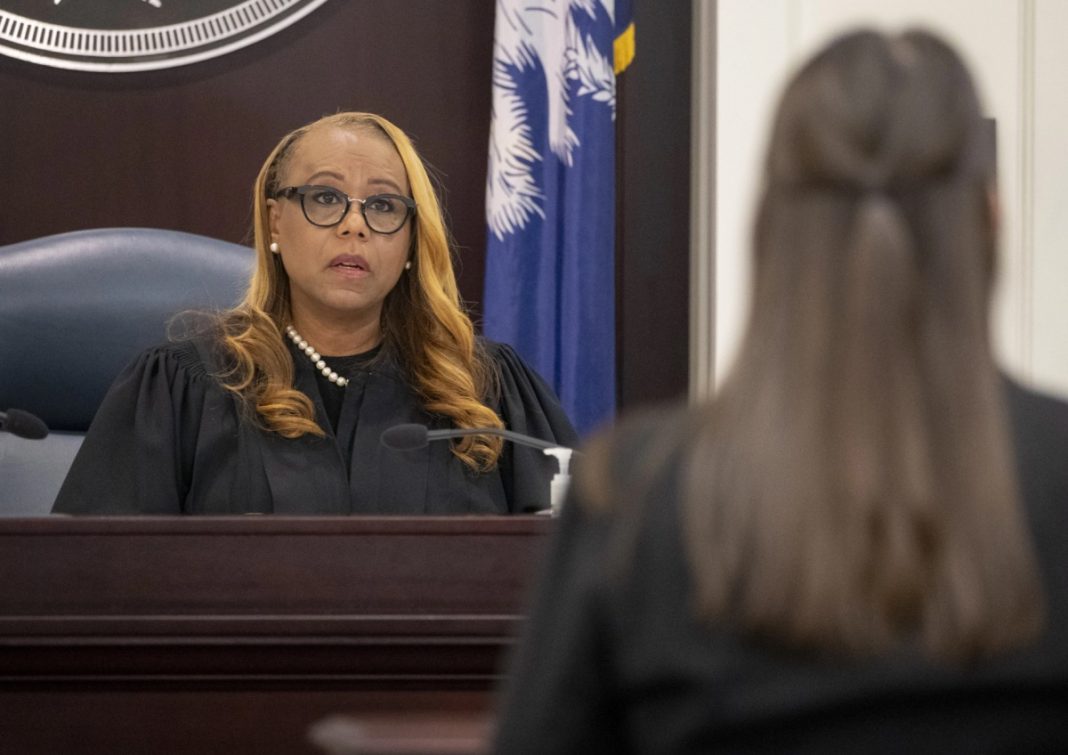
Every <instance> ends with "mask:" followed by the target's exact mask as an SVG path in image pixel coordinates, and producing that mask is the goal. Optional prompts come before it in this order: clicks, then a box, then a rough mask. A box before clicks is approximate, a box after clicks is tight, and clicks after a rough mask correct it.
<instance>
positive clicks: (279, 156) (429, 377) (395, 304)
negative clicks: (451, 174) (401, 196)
mask: <svg viewBox="0 0 1068 755" xmlns="http://www.w3.org/2000/svg"><path fill="white" fill-rule="evenodd" d="M319 128H341V129H350V130H357V131H364V132H367V133H371V134H375V135H376V136H378V137H380V138H383V139H386V140H388V141H389V142H390V143H391V144H392V145H393V146H394V147H395V148H396V150H397V153H398V155H399V156H400V159H401V162H402V163H403V164H404V168H405V171H406V173H407V176H408V182H409V185H410V186H411V194H412V199H414V200H415V203H416V207H417V209H416V212H415V214H414V216H413V218H412V220H411V221H410V222H412V224H413V226H412V246H411V251H410V258H411V259H410V261H411V263H412V267H411V269H410V270H408V271H407V272H406V273H405V274H404V275H402V276H401V278H400V281H399V282H398V283H397V285H396V286H395V287H394V289H393V290H392V291H391V292H390V293H389V294H388V295H387V296H386V299H385V302H384V303H383V307H382V322H381V330H382V337H383V350H384V353H385V354H387V355H389V357H390V358H393V359H395V360H396V362H397V363H398V364H399V365H400V366H401V367H402V369H403V370H404V371H405V376H406V379H407V380H408V382H409V384H410V385H411V387H412V389H413V390H415V391H416V393H417V394H418V395H419V397H420V399H421V401H422V403H423V407H424V409H425V410H426V411H427V412H429V413H431V414H433V415H437V416H441V417H444V418H447V419H448V420H450V421H451V422H452V423H453V424H454V425H455V426H456V427H459V428H473V427H503V422H502V421H501V419H500V417H499V416H497V414H496V412H495V411H494V410H493V409H491V408H490V406H489V405H488V403H487V402H489V401H492V400H493V399H494V397H495V396H496V394H497V391H498V387H497V375H496V372H495V369H494V367H493V364H492V362H491V361H490V359H489V357H488V356H487V355H486V354H485V353H484V352H483V350H482V349H481V347H480V346H479V344H478V343H477V341H476V339H475V334H474V327H473V325H472V324H471V320H470V318H469V317H468V316H467V314H466V313H465V312H464V309H463V305H462V303H461V300H460V295H459V289H458V287H457V285H456V277H455V274H454V272H453V268H452V244H451V242H450V238H449V236H448V231H447V230H446V227H445V221H444V218H443V215H442V210H441V205H440V203H439V201H438V196H437V193H436V192H435V189H434V186H433V184H432V183H431V179H430V176H429V174H428V172H427V170H426V166H425V165H424V164H423V161H422V158H421V157H420V156H419V154H418V152H417V151H416V149H415V147H414V145H413V144H412V142H411V140H410V139H409V138H408V136H407V135H406V134H405V133H404V132H403V131H401V130H400V129H399V128H397V127H396V126H394V125H393V124H392V123H390V122H389V121H388V120H386V119H385V118H383V117H381V116H378V115H374V114H371V113H357V112H344V113H337V114H335V115H330V116H326V117H324V118H322V119H320V120H318V121H315V122H314V123H310V124H308V125H306V126H302V127H300V128H298V129H296V130H294V131H292V132H291V133H289V134H287V135H286V136H285V137H284V138H283V139H282V140H281V141H280V142H279V143H278V145H277V146H276V147H275V148H274V150H272V151H271V153H270V154H269V155H268V157H267V159H266V161H265V162H264V164H263V167H262V168H261V169H260V172H259V175H258V176H257V178H256V182H255V185H254V187H253V238H254V247H255V252H256V266H255V269H254V271H253V273H252V277H251V279H250V281H249V285H248V289H247V291H246V294H245V298H244V300H243V301H242V302H241V304H240V305H239V306H238V307H236V308H235V309H234V310H232V311H231V312H229V313H227V314H226V315H225V316H224V318H223V332H224V335H223V342H224V344H225V346H226V348H227V349H228V351H229V352H231V354H232V357H233V359H232V367H231V368H230V369H229V370H228V371H227V372H225V373H224V374H223V375H221V378H222V379H223V382H224V385H225V386H226V387H227V388H228V389H229V390H230V391H232V392H233V393H235V394H236V395H238V396H239V397H240V398H241V400H242V402H243V403H244V404H245V405H246V406H247V407H249V408H250V411H249V416H250V417H253V418H255V419H256V420H257V421H258V423H259V424H260V425H261V426H262V427H264V428H265V429H267V430H269V431H272V432H277V433H278V434H280V435H282V436H283V437H287V438H297V437H300V436H302V435H304V434H312V435H318V436H321V435H323V431H322V429H321V428H320V427H319V425H318V424H317V423H316V422H315V418H314V417H315V414H314V407H313V405H312V402H311V400H310V399H309V398H308V397H307V396H305V395H304V394H303V393H302V392H300V391H297V390H295V389H293V388H292V384H293V375H294V372H293V370H294V368H293V360H292V357H291V355H290V352H289V350H288V348H287V347H286V345H285V342H284V340H283V337H282V331H283V330H284V328H285V326H286V325H287V324H289V322H290V321H291V319H292V313H291V310H290V307H291V303H290V290H289V278H288V276H287V275H286V272H285V269H284V267H283V266H282V262H281V260H280V259H279V257H278V255H276V254H274V253H272V252H271V251H270V249H269V245H270V239H271V229H270V217H269V206H268V204H267V200H268V199H271V198H274V196H275V194H276V193H277V191H278V190H279V189H280V188H281V187H280V184H279V182H280V180H281V177H282V176H283V175H285V170H286V167H287V165H288V163H289V161H290V159H291V158H292V155H293V153H294V150H296V149H297V148H299V145H300V141H301V140H302V139H303V137H304V136H305V135H306V134H308V133H309V132H310V131H312V130H313V129H319ZM500 452H501V440H500V439H499V438H496V437H492V436H470V437H466V438H463V439H460V440H459V441H457V442H456V443H454V445H453V453H454V454H455V455H456V456H457V457H458V458H459V459H461V460H462V461H463V462H464V463H465V464H466V465H467V466H468V467H470V468H471V469H473V470H476V471H487V470H489V469H492V468H493V467H494V466H495V465H496V462H497V459H498V457H499V456H500Z"/></svg>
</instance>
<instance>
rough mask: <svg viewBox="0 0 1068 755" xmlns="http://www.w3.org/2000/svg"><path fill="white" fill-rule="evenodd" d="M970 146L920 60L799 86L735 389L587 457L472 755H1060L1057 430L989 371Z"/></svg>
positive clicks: (761, 208)
mask: <svg viewBox="0 0 1068 755" xmlns="http://www.w3.org/2000/svg"><path fill="white" fill-rule="evenodd" d="M990 147H991V144H990V140H989V131H988V128H987V125H986V124H985V123H984V119H983V117H982V111H981V109H980V106H979V102H978V99H977V95H976V92H975V88H974V86H973V84H972V82H971V77H970V75H969V74H968V71H967V69H966V68H965V66H964V64H963V62H962V61H961V59H960V57H959V56H958V55H957V54H956V53H955V52H954V51H953V50H952V49H951V48H949V46H948V45H946V44H945V43H943V42H942V41H940V40H939V39H938V38H936V37H934V36H933V35H931V34H930V33H925V32H920V31H913V32H908V33H906V34H904V35H901V36H893V37H888V36H884V35H881V34H877V33H874V32H855V33H852V34H849V35H846V36H844V37H842V38H840V39H838V40H835V41H834V42H832V43H831V44H830V45H829V46H828V47H826V48H824V49H823V50H821V51H820V52H819V53H818V54H816V55H815V56H814V57H813V58H812V59H811V60H810V61H809V62H807V63H806V64H805V65H804V66H803V67H802V68H801V69H800V71H798V73H797V74H796V75H795V76H794V78H793V79H792V80H791V82H790V83H789V85H788V86H787V88H786V91H785V92H784V94H783V97H782V99H781V102H780V105H779V109H778V115H777V117H776V119H775V121H774V124H773V127H772V130H771V143H770V147H769V150H768V156H767V161H766V163H765V165H766V167H765V172H764V186H763V192H762V196H761V198H760V202H759V205H758V210H757V213H756V226H755V233H754V234H753V291H752V299H753V306H752V308H751V314H750V320H749V325H748V331H747V333H746V337H745V339H744V340H743V343H742V345H741V348H740V350H739V355H738V358H737V361H736V362H735V363H734V365H733V367H732V369H731V371H730V372H729V373H728V374H727V375H726V377H725V380H724V381H723V383H722V385H721V386H720V389H719V391H718V393H717V394H716V395H715V396H714V397H712V398H711V399H710V400H709V401H708V402H706V403H705V404H703V405H700V406H690V407H678V408H675V409H672V410H669V411H663V412H658V413H656V414H653V415H650V416H648V417H646V418H644V419H634V420H628V421H625V422H623V423H621V424H620V425H617V427H616V428H615V429H614V430H613V431H612V433H611V434H610V435H608V436H606V437H604V438H602V439H600V440H599V441H598V442H595V443H593V444H591V446H590V447H589V448H588V449H587V453H586V455H585V456H584V457H583V464H582V469H581V470H580V472H579V474H578V476H577V478H576V480H575V484H573V485H572V491H573V494H572V495H571V497H570V498H569V500H567V501H566V502H565V504H564V507H563V513H562V516H561V519H560V522H559V523H558V527H557V531H556V541H555V543H554V547H553V548H552V549H551V552H550V553H549V557H548V561H547V567H546V569H545V573H544V575H543V580H542V585H541V588H540V590H539V592H538V596H537V599H536V602H535V604H534V608H533V610H532V612H531V616H530V620H529V621H528V622H527V624H526V636H525V639H524V641H523V643H522V644H521V649H520V651H519V653H518V654H517V656H516V658H515V660H514V665H513V667H512V674H511V679H510V684H509V687H508V690H507V692H506V694H505V696H504V701H503V704H502V713H501V719H500V721H499V725H498V727H497V742H496V749H495V750H494V751H495V752H499V753H502V755H523V754H524V753H536V754H537V755H555V754H559V753H582V755H590V754H591V753H612V754H613V755H614V754H615V753H712V752H727V753H758V752H759V753H772V752H788V753H835V752H850V753H854V752H855V753H872V752H877V753H890V752H893V753H899V752H906V753H912V754H915V753H928V752H929V753H947V752H948V753H962V752H967V753H995V752H1000V753H1008V752H1028V753H1036V752H1044V753H1052V752H1068V717H1065V716H1064V712H1065V711H1066V710H1068V539H1066V533H1068V464H1066V463H1065V462H1066V459H1068V402H1065V401H1063V400H1060V399H1056V398H1053V397H1049V396H1043V395H1040V394H1037V393H1034V392H1032V391H1029V390H1027V389H1025V388H1023V387H1022V386H1018V385H1015V384H1014V383H1012V382H1008V381H1005V380H1004V379H1003V378H1002V377H1001V376H1000V375H999V372H998V369H997V366H996V363H995V360H994V355H993V353H992V349H991V346H990V339H989V317H988V312H989V304H990V294H991V290H992V287H993V281H994V268H995V265H994V260H995V246H996V225H997V214H996V212H995V209H994V208H995V203H994V201H993V191H994V185H993V178H994V171H993V160H992V157H993V155H992V150H991V148H990Z"/></svg>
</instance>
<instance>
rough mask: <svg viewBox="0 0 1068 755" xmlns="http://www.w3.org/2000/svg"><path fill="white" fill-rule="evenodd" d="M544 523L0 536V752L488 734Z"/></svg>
mask: <svg viewBox="0 0 1068 755" xmlns="http://www.w3.org/2000/svg"><path fill="white" fill-rule="evenodd" d="M551 524H552V523H551V522H550V521H549V520H547V519H544V518H542V517H533V516H531V517H433V518H423V517H388V518H385V517H352V518H333V517H331V518H299V519H298V518H284V517H258V516H248V517H226V518H222V517H219V518H213V517H207V518H171V517H158V518H136V519H134V518H97V517H86V518H68V517H46V518H34V519H0V752H5V753H6V752H11V753H37V752H40V753H62V752H123V753H132V752H154V753H165V752H183V753H191V752H226V753H243V752H257V753H273V752H282V753H291V752H322V750H321V749H319V748H317V747H315V746H313V745H312V744H311V743H310V741H309V740H308V738H307V732H308V728H309V726H311V725H312V724H313V723H315V722H317V721H321V720H322V719H324V718H326V717H328V716H330V715H332V714H343V715H347V716H353V717H356V718H359V717H371V718H374V717H378V718H384V719H385V720H390V719H393V720H396V721H400V722H401V723H402V724H403V722H404V721H406V720H413V721H414V720H416V719H418V718H419V717H420V715H422V716H423V717H424V718H425V717H426V716H427V715H430V716H437V717H439V718H443V719H445V720H452V719H455V720H458V721H463V720H470V719H472V718H476V719H477V718H479V717H480V716H481V717H482V718H483V719H485V715H484V714H486V713H487V712H488V711H489V709H490V704H491V699H492V697H491V691H492V688H493V686H494V684H495V683H496V682H497V681H498V679H499V677H500V673H501V663H502V662H503V660H504V655H505V651H506V650H507V649H508V648H509V647H510V645H511V644H512V642H513V640H514V638H515V636H516V634H517V632H518V629H519V623H520V619H521V617H520V611H521V609H522V606H523V603H524V600H525V595H526V590H527V588H528V587H529V585H530V583H531V581H532V578H533V577H534V576H535V574H536V571H537V563H538V561H539V559H540V556H541V553H542V552H543V550H544V547H545V544H546V540H547V538H546V535H547V534H548V532H549V530H550V528H551ZM398 714H403V715H398Z"/></svg>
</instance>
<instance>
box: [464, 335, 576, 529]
mask: <svg viewBox="0 0 1068 755" xmlns="http://www.w3.org/2000/svg"><path fill="white" fill-rule="evenodd" d="M485 345H486V350H487V352H488V353H489V354H490V356H491V358H492V359H493V361H494V362H495V363H496V365H497V373H498V377H499V380H500V402H499V408H498V414H500V416H501V419H502V420H503V421H504V424H505V427H507V428H508V429H509V430H513V431H515V432H517V433H523V434H524V435H531V436H533V437H535V438H539V439H541V440H547V441H551V442H554V443H557V444H559V445H561V446H567V447H569V448H574V447H575V446H576V445H577V444H578V441H579V439H578V434H577V433H576V432H575V428H574V427H572V425H571V420H569V419H568V417H567V414H566V413H565V412H564V408H563V406H561V405H560V399H558V398H557V397H556V394H555V393H553V389H552V388H550V387H549V385H548V384H547V383H546V382H545V381H544V380H543V379H542V378H541V376H539V375H538V374H537V373H536V372H534V370H532V369H531V368H530V367H529V366H528V365H527V364H526V362H524V361H523V359H522V357H520V356H519V354H517V353H516V351H515V349H513V348H512V347H511V346H508V345H507V344H502V343H494V342H490V341H487V342H486V343H485ZM500 469H501V479H502V482H503V484H504V488H505V495H506V496H507V499H508V501H509V510H510V511H512V512H513V513H523V512H529V511H534V510H537V509H541V508H545V506H546V505H547V501H548V500H549V499H548V492H547V491H548V486H549V480H551V479H552V476H553V475H554V474H555V473H556V471H557V464H556V460H555V459H553V458H552V457H547V456H546V455H545V454H544V453H542V452H541V450H540V449H537V448H529V447H527V446H520V445H518V444H516V443H511V442H508V441H505V445H504V451H503V453H502V454H501V460H500Z"/></svg>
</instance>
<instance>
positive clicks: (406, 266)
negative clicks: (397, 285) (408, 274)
mask: <svg viewBox="0 0 1068 755" xmlns="http://www.w3.org/2000/svg"><path fill="white" fill-rule="evenodd" d="M404 269H405V270H411V269H412V261H411V260H408V261H407V262H405V263H404Z"/></svg>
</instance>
